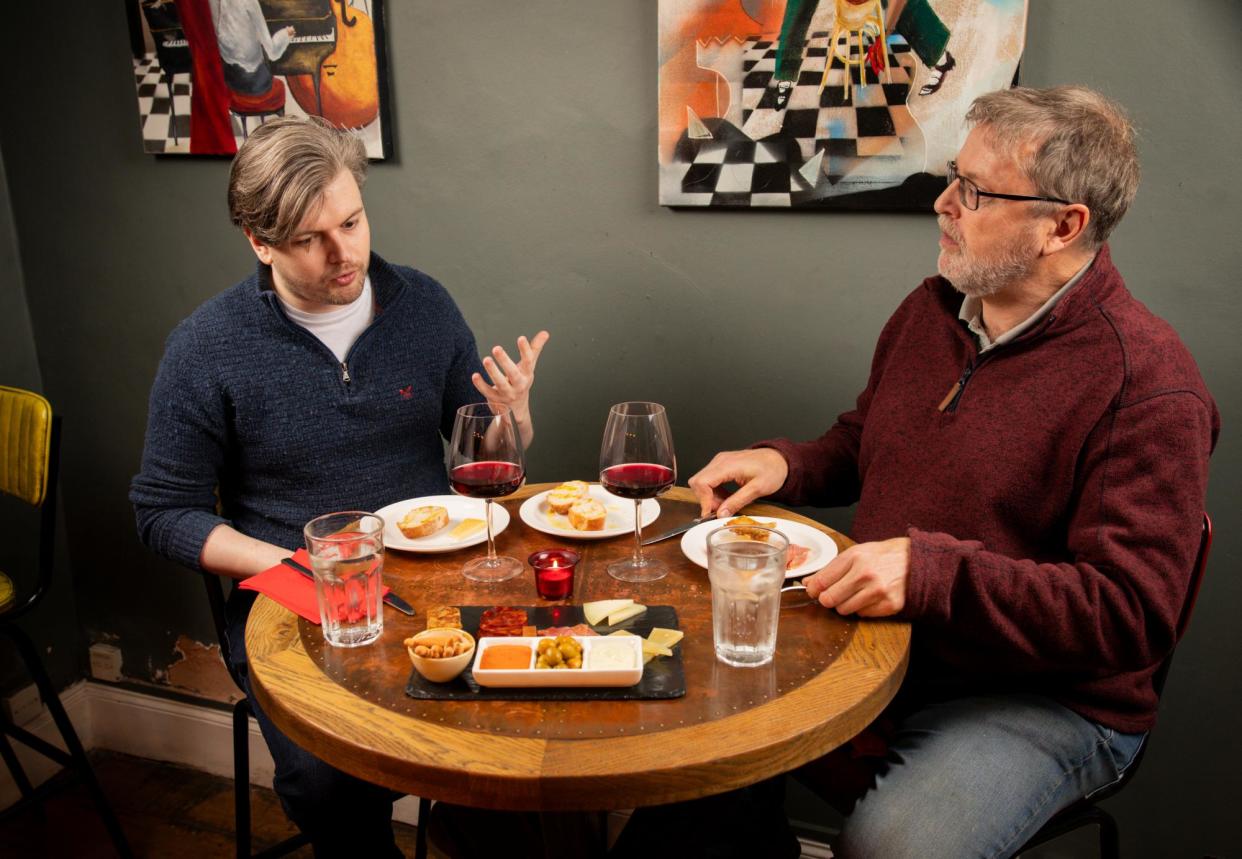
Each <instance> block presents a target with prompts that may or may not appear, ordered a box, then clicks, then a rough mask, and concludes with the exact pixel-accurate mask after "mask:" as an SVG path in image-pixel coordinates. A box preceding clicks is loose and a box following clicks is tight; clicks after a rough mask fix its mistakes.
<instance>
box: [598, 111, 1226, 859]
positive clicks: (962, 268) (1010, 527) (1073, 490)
mask: <svg viewBox="0 0 1242 859" xmlns="http://www.w3.org/2000/svg"><path fill="white" fill-rule="evenodd" d="M967 121H968V122H969V123H970V124H971V125H972V130H971V131H970V134H969V136H968V138H967V140H966V143H965V145H964V146H963V147H962V149H961V152H960V153H959V155H958V157H957V160H956V162H955V163H952V164H950V172H949V187H948V188H947V189H946V190H945V192H944V193H943V194H942V195H941V196H940V198H939V199H938V200H937V202H936V207H935V208H936V211H937V213H939V226H940V258H939V266H938V267H939V271H940V276H939V277H932V278H929V279H927V280H926V281H924V282H923V283H922V284H921V285H920V286H919V287H918V288H917V289H916V290H915V291H914V292H913V293H911V295H910V296H909V297H908V298H907V299H906V300H905V301H904V302H903V303H902V305H901V306H900V307H899V308H898V309H897V312H896V313H895V314H894V315H893V317H892V318H891V319H890V320H889V322H888V324H887V325H886V326H885V328H884V330H883V332H882V333H881V335H880V339H879V342H878V344H877V347H876V353H875V357H874V359H873V362H872V368H871V376H870V379H869V380H868V383H867V386H866V388H865V389H864V390H863V392H862V394H861V395H860V396H859V398H858V402H857V405H856V407H855V408H854V409H853V410H852V411H849V412H846V413H845V414H843V415H841V416H840V417H839V418H838V419H837V422H836V424H835V425H834V426H833V427H832V428H831V429H829V430H828V431H827V432H826V433H824V435H823V436H821V437H820V438H818V439H816V440H814V441H809V442H803V443H795V442H792V441H790V440H788V439H775V440H771V441H766V442H760V443H758V444H756V445H754V446H753V447H752V448H751V449H749V450H746V451H731V452H725V453H721V454H718V455H717V456H716V457H715V458H714V459H713V460H712V461H711V462H710V463H709V464H708V465H707V467H705V468H704V469H703V470H701V471H700V472H699V473H698V474H696V475H695V476H694V477H692V478H691V479H690V486H691V487H692V488H693V489H694V490H695V492H696V493H697V494H698V496H699V499H700V501H701V504H702V509H703V513H704V514H707V513H711V512H715V513H717V514H718V515H720V516H728V515H730V514H731V513H733V512H736V511H738V510H740V509H741V508H742V507H743V506H745V505H746V504H748V503H750V502H751V501H754V500H755V499H757V498H761V497H771V498H773V499H775V500H778V501H782V502H785V503H788V504H792V505H803V504H816V505H823V506H828V505H843V504H851V503H854V502H857V504H858V509H857V514H856V516H855V519H854V523H853V536H854V538H855V539H856V540H857V541H858V545H857V546H855V547H853V548H851V549H849V550H847V551H845V552H842V553H841V555H840V556H839V557H838V558H836V559H835V560H834V561H833V562H832V563H831V564H829V565H828V566H827V567H826V568H825V569H824V570H822V571H820V572H819V573H816V574H815V575H813V576H811V577H809V578H808V580H807V591H808V593H809V594H810V595H811V596H812V597H813V598H818V600H819V602H820V603H821V604H822V605H823V606H824V607H826V608H828V609H830V610H834V611H837V612H840V613H842V614H857V615H860V616H863V617H883V616H896V617H900V618H903V619H907V620H910V621H912V622H913V624H914V627H915V633H914V645H913V646H914V651H913V654H912V658H911V664H910V670H909V673H908V675H907V679H906V682H905V684H904V686H903V688H902V691H901V693H900V694H899V695H898V698H897V700H896V701H894V703H893V705H892V706H891V707H890V708H889V710H888V711H886V714H885V716H884V717H882V718H881V719H880V720H877V723H876V725H874V726H873V727H872V729H870V730H869V731H868V732H867V734H868V737H867V739H868V740H869V742H859V743H857V744H856V747H855V750H854V751H855V754H852V755H847V754H841V755H831V756H829V758H828V759H825V761H822V762H820V764H819V766H814V765H813V766H812V767H811V768H809V769H808V773H807V775H808V778H809V779H810V780H812V781H817V782H819V783H821V784H824V785H828V786H831V787H832V792H833V793H834V794H835V795H834V797H833V798H834V799H835V800H837V802H838V804H840V805H842V806H843V807H844V808H843V810H847V811H849V816H848V818H847V820H846V824H845V827H844V830H843V832H842V833H841V838H840V842H839V843H838V844H836V845H834V851H835V852H836V854H837V855H838V856H844V857H870V856H884V857H889V859H891V857H906V856H921V857H932V856H973V855H985V856H1007V855H1010V854H1012V853H1013V852H1014V851H1016V850H1017V849H1019V848H1020V847H1021V846H1022V845H1023V843H1024V842H1025V841H1026V840H1027V839H1028V838H1029V837H1030V836H1031V835H1032V834H1034V833H1035V832H1036V831H1037V830H1038V829H1039V828H1040V826H1042V825H1043V824H1044V823H1045V822H1046V821H1047V820H1048V819H1049V818H1051V817H1052V816H1053V815H1054V814H1055V813H1056V812H1057V811H1058V810H1059V809H1061V808H1064V807H1065V806H1067V805H1069V804H1070V803H1072V802H1074V801H1075V800H1077V799H1079V798H1081V797H1083V796H1086V795H1088V794H1090V793H1091V792H1093V791H1095V790H1097V789H1098V788H1101V787H1103V786H1105V785H1107V784H1109V783H1111V782H1113V781H1115V780H1116V779H1118V778H1119V777H1120V776H1121V774H1122V773H1123V772H1124V770H1125V769H1126V767H1128V766H1129V765H1130V763H1131V762H1132V761H1133V759H1134V756H1135V754H1136V753H1137V751H1138V749H1139V748H1140V746H1141V744H1142V742H1143V739H1144V737H1145V735H1146V733H1145V732H1146V731H1147V730H1148V729H1149V728H1150V727H1151V726H1152V723H1153V722H1154V720H1155V715H1156V705H1157V700H1156V694H1155V691H1154V690H1153V688H1152V683H1151V677H1152V673H1153V672H1154V670H1155V668H1156V667H1157V666H1158V665H1159V663H1160V661H1161V660H1162V659H1163V658H1164V657H1165V656H1166V655H1167V654H1168V653H1169V651H1170V649H1171V648H1172V647H1173V645H1174V643H1175V641H1174V636H1175V627H1176V623H1177V619H1178V615H1179V613H1180V611H1181V608H1182V604H1183V602H1184V600H1185V596H1186V586H1187V580H1188V578H1189V576H1190V571H1191V567H1192V565H1193V562H1194V559H1195V555H1196V551H1197V548H1198V544H1199V537H1200V522H1201V519H1202V514H1203V507H1204V497H1205V491H1206V486H1207V475H1208V457H1209V455H1210V453H1211V450H1212V448H1213V447H1214V445H1215V441H1216V438H1217V436H1218V434H1219V427H1220V418H1219V414H1218V412H1217V410H1216V406H1215V404H1214V402H1213V400H1212V398H1211V396H1210V394H1209V393H1208V391H1207V389H1206V387H1205V386H1204V383H1203V380H1202V378H1201V377H1200V375H1199V372H1198V369H1197V367H1196V366H1195V363H1194V360H1193V359H1192V358H1191V356H1190V354H1189V352H1188V351H1187V350H1186V348H1185V347H1184V346H1183V345H1182V343H1181V342H1180V340H1179V339H1178V337H1177V335H1176V334H1175V333H1174V331H1173V330H1172V329H1171V328H1170V327H1169V326H1168V325H1167V324H1166V323H1165V322H1163V321H1162V320H1160V319H1158V318H1156V317H1155V316H1153V315H1152V314H1151V313H1150V312H1149V311H1148V310H1147V309H1146V308H1145V307H1144V306H1143V305H1142V304H1140V303H1139V302H1138V301H1136V300H1135V299H1134V297H1133V296H1131V295H1130V293H1129V292H1128V291H1127V290H1126V287H1125V285H1124V283H1123V281H1122V279H1121V275H1120V274H1119V273H1118V271H1117V269H1116V268H1115V267H1114V266H1113V263H1112V260H1111V258H1110V256H1109V251H1108V246H1107V245H1106V244H1105V240H1106V239H1107V238H1108V235H1109V233H1110V232H1111V231H1112V229H1113V227H1114V226H1116V224H1117V222H1118V221H1120V219H1121V218H1122V216H1123V215H1124V214H1125V211H1126V209H1127V207H1128V206H1129V204H1130V202H1131V200H1132V199H1133V197H1134V193H1135V190H1136V188H1137V185H1138V175H1139V167H1138V159H1137V154H1136V152H1135V148H1134V143H1133V129H1132V128H1131V126H1130V124H1129V122H1128V121H1127V120H1126V119H1125V117H1124V115H1123V114H1122V112H1121V111H1120V110H1119V109H1118V108H1117V107H1116V106H1115V105H1113V104H1112V103H1110V102H1109V101H1108V100H1106V99H1105V98H1104V97H1102V96H1100V95H1099V94H1097V93H1094V92H1092V91H1090V90H1087V89H1084V88H1079V87H1058V88H1055V89H1049V90H1033V89H1014V90H1008V91H1000V92H995V93H990V94H988V95H985V96H982V97H980V98H979V99H977V100H976V101H975V103H974V104H973V106H972V108H971V110H970V112H969V114H968V115H967ZM730 482H732V483H736V484H738V488H737V489H736V490H735V491H732V492H730V491H727V490H725V489H724V488H723V487H725V485H726V484H729V483H730ZM868 747H870V748H871V749H878V751H875V752H874V753H872V754H873V756H869V757H861V758H860V757H859V754H858V753H859V752H862V751H863V750H865V749H867V748H868ZM846 759H851V760H852V761H853V762H854V764H855V765H857V764H858V763H859V762H860V761H861V762H865V763H866V764H868V766H867V768H866V770H865V771H864V772H862V773H861V775H862V778H861V779H851V777H850V776H851V772H848V771H847V770H846V769H845V768H843V766H842V765H843V764H844V763H846V762H847V760H846ZM852 775H854V776H858V775H860V773H859V772H858V767H857V766H855V767H854V771H853V773H852ZM847 785H853V786H855V787H856V788H857V789H856V790H855V791H854V792H853V793H852V794H851V793H849V792H848V791H845V790H843V788H844V787H845V786H847ZM644 817H646V818H647V820H646V821H645V822H644V820H643V818H644ZM636 824H637V825H636ZM682 824H683V825H684V820H683V821H682ZM671 825H672V819H671V818H670V816H669V809H657V810H652V811H650V812H646V811H645V810H640V811H639V812H638V814H637V815H636V816H635V819H634V823H632V824H631V826H633V831H632V832H630V831H629V830H627V832H626V833H623V834H622V843H621V844H619V845H618V846H619V848H620V849H619V851H618V852H619V853H620V854H622V855H638V854H639V853H640V852H641V849H642V847H643V844H644V842H643V836H644V833H650V832H651V831H653V830H656V829H659V828H660V827H661V826H665V827H670V826H671ZM698 832H699V834H701V832H702V829H699V830H698ZM627 835H628V837H627ZM712 855H716V854H712ZM720 855H725V854H723V853H722V854H720Z"/></svg>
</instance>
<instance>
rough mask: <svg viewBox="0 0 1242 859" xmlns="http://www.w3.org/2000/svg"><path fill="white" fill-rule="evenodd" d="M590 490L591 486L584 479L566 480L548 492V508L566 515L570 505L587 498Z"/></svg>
mask: <svg viewBox="0 0 1242 859" xmlns="http://www.w3.org/2000/svg"><path fill="white" fill-rule="evenodd" d="M589 491H590V486H588V485H587V484H586V483H585V482H584V481H581V480H569V481H566V482H565V483H562V484H561V485H560V486H558V487H556V488H555V489H553V490H552V491H551V492H549V493H548V497H547V502H548V509H549V510H551V511H552V512H553V513H560V514H561V515H564V514H566V513H568V512H569V508H570V507H573V506H574V502H575V501H580V500H581V499H583V498H586V497H587V493H588V492H589Z"/></svg>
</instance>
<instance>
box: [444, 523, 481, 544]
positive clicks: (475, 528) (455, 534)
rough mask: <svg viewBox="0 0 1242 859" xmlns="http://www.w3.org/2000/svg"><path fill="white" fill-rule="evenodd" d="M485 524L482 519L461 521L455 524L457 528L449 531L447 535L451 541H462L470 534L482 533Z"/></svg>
mask: <svg viewBox="0 0 1242 859" xmlns="http://www.w3.org/2000/svg"><path fill="white" fill-rule="evenodd" d="M486 526H487V523H486V522H484V521H483V520H482V519H462V520H461V521H460V522H458V523H457V527H456V528H454V529H453V530H452V531H449V533H448V535H449V537H450V538H451V539H453V540H464V539H466V538H467V537H469V536H470V535H471V534H475V533H478V532H479V531H482V530H483V529H484V527H486Z"/></svg>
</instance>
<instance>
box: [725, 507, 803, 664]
mask: <svg viewBox="0 0 1242 859" xmlns="http://www.w3.org/2000/svg"><path fill="white" fill-rule="evenodd" d="M759 530H765V531H766V530H767V529H759ZM752 533H753V531H752ZM788 547H789V542H788V541H787V540H786V539H785V538H784V536H782V535H781V534H779V533H777V532H775V531H772V532H770V534H769V536H768V538H767V540H765V541H757V540H753V539H747V538H746V535H745V533H744V532H743V534H738V533H736V531H735V529H733V528H721V529H719V530H717V531H713V532H712V533H711V534H709V535H708V538H707V572H708V576H709V577H710V578H711V583H712V638H713V643H714V644H715V647H716V658H717V659H719V660H720V661H721V662H724V663H726V664H728V665H735V666H738V667H741V668H746V667H752V666H757V665H766V664H767V663H769V662H771V661H772V657H773V656H774V655H775V653H776V627H777V621H778V620H779V618H780V608H781V592H780V588H781V585H782V584H783V583H784V581H785V558H786V555H787V552H788Z"/></svg>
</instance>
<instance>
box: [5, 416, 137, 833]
mask: <svg viewBox="0 0 1242 859" xmlns="http://www.w3.org/2000/svg"><path fill="white" fill-rule="evenodd" d="M60 432H61V421H60V417H59V416H58V415H53V416H52V427H51V445H50V450H49V453H48V462H47V493H46V494H45V496H44V498H43V505H42V506H41V507H40V509H39V548H38V553H39V554H38V557H39V560H38V579H37V581H36V583H35V587H34V590H32V591H31V593H30V595H29V596H28V597H26V599H25V601H24V602H22V603H20V604H14V605H13V606H12V607H10V608H8V609H6V610H5V611H4V612H3V613H0V633H3V634H4V636H5V637H7V638H8V639H9V640H10V641H12V642H13V645H14V646H15V647H16V648H17V652H18V654H19V655H20V656H21V659H22V662H23V663H24V664H25V666H26V670H27V671H28V672H30V676H31V678H32V679H33V680H34V682H35V685H36V686H37V687H38V689H39V696H40V697H41V698H42V700H43V703H44V705H46V707H47V709H48V713H50V714H51V716H52V721H53V722H54V723H55V725H56V729H57V730H58V731H59V732H60V736H61V739H62V741H63V742H64V744H65V749H67V751H62V750H61V749H58V748H57V747H56V746H54V745H52V744H51V743H49V742H47V741H46V740H44V739H43V738H41V737H38V736H36V735H35V734H32V733H31V732H30V731H27V730H26V729H25V728H21V727H19V726H17V725H13V724H10V723H9V720H8V719H7V718H6V719H0V757H3V758H4V763H5V765H7V766H8V768H9V772H11V773H12V774H13V780H14V781H15V782H16V783H17V787H18V790H20V791H21V794H22V798H21V800H19V801H18V802H17V803H16V804H15V805H13V806H12V807H11V808H9V809H7V810H6V811H5V812H4V814H3V815H0V817H2V818H8V817H11V816H14V815H16V814H18V813H20V812H21V811H22V810H24V809H25V808H27V807H29V806H30V805H32V804H34V803H37V802H40V801H42V799H43V798H44V797H46V795H47V794H49V793H50V792H52V791H53V790H55V789H56V784H55V782H54V780H53V781H49V782H46V783H44V784H43V785H41V786H40V787H38V788H35V787H34V786H33V785H32V784H31V782H30V778H29V777H28V776H27V775H26V771H25V770H24V769H23V768H22V765H21V762H20V761H19V760H18V759H17V753H16V752H15V751H14V750H13V746H12V744H11V743H10V742H9V738H10V737H12V738H13V739H15V740H17V741H18V742H20V743H22V744H23V745H25V746H28V747H29V748H31V749H34V750H35V751H36V752H38V753H39V754H41V755H43V756H44V757H46V758H50V759H51V760H53V761H55V762H56V763H58V764H60V765H61V766H63V767H65V769H66V770H68V771H70V772H74V773H76V774H77V775H78V776H79V777H80V778H81V779H82V781H83V782H84V783H85V785H86V789H87V791H88V792H89V793H90V796H91V800H92V801H93V802H94V803H95V807H96V809H97V810H98V811H99V816H100V817H101V818H102V819H103V823H104V826H105V827H106V828H107V830H108V836H109V837H110V838H111V839H112V844H113V846H114V847H115V848H116V852H117V853H118V854H119V855H120V856H122V857H129V856H132V855H133V852H132V851H131V850H130V847H129V841H128V840H127V839H126V838H125V832H124V831H123V830H122V829H121V823H120V821H119V820H118V819H117V817H116V814H115V813H114V812H113V811H112V806H111V804H110V803H109V802H108V798H107V797H106V796H105V795H104V792H103V788H102V787H101V786H100V784H99V780H98V779H97V778H96V777H95V770H94V768H93V767H92V766H91V762H90V760H89V759H88V758H87V757H86V750H85V749H84V748H83V747H82V741H81V740H80V739H79V738H78V732H77V731H75V730H74V728H73V723H72V722H71V721H70V720H69V714H68V713H66V712H65V705H64V704H62V703H61V700H60V695H59V694H58V693H57V691H56V688H55V686H53V685H52V678H51V677H50V676H49V675H48V673H47V669H46V668H45V667H44V666H43V660H42V659H40V658H39V651H38V649H37V648H35V646H34V642H32V641H31V640H30V636H28V635H27V634H26V633H25V631H24V630H22V628H21V627H20V626H18V625H17V620H18V619H19V618H21V617H22V616H23V615H26V614H27V613H29V612H30V611H32V610H33V609H34V608H35V607H36V606H37V605H38V604H39V602H40V601H41V600H42V599H43V597H44V596H45V595H46V594H47V592H48V590H49V589H50V588H51V586H52V566H53V553H54V550H55V547H56V498H57V492H56V489H57V483H58V480H59V477H60Z"/></svg>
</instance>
